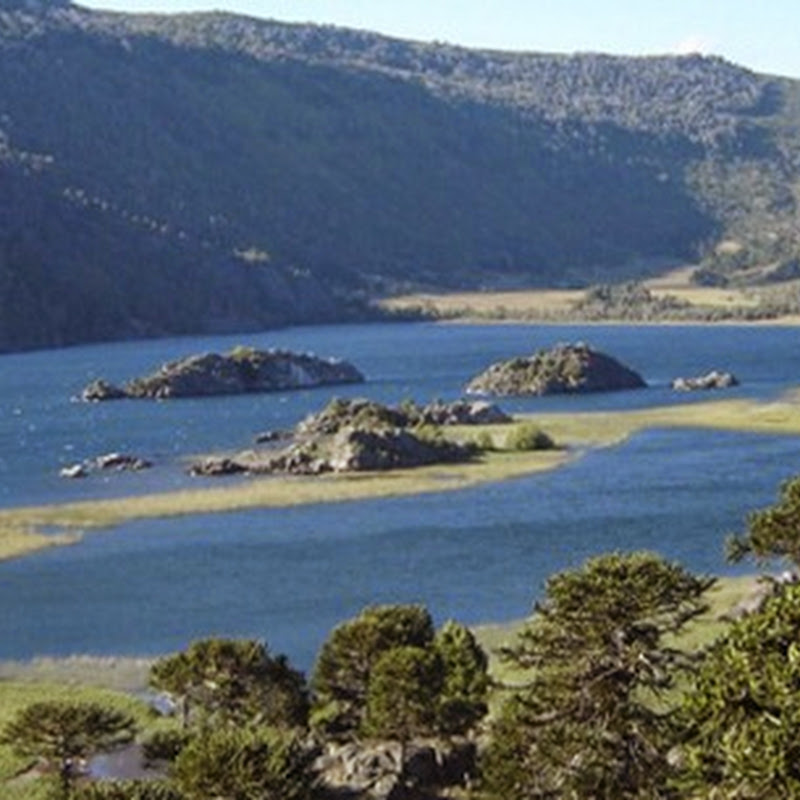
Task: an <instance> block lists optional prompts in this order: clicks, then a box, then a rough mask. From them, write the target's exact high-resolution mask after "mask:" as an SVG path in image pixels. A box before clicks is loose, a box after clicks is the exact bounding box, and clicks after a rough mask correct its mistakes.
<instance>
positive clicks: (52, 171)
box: [0, 0, 800, 350]
mask: <svg viewBox="0 0 800 800" xmlns="http://www.w3.org/2000/svg"><path fill="white" fill-rule="evenodd" d="M0 87H2V88H1V89H0V187H2V191H0V349H6V350H8V349H18V348H24V347H36V346H48V345H56V344H65V343H71V342H79V341H89V340H101V339H108V338H119V337H126V336H140V335H159V334H167V333H176V332H199V331H209V330H236V329H248V328H250V329H252V328H257V327H264V326H270V325H278V324H285V323H291V322H300V321H318V320H335V319H343V318H352V317H353V316H357V315H359V314H363V313H365V312H364V307H363V305H362V301H363V300H364V299H365V298H368V297H369V296H371V295H372V294H374V293H376V292H380V291H386V290H391V289H393V288H396V287H407V286H413V285H426V286H439V287H461V286H474V285H497V286H502V285H509V284H512V285H519V284H531V285H537V284H538V285H545V284H553V285H563V284H575V283H580V282H582V281H594V280H598V279H602V280H614V279H615V278H617V277H624V276H628V275H630V274H632V273H633V272H635V271H636V270H641V269H642V268H643V265H647V264H653V263H663V262H664V261H665V260H676V259H699V258H701V257H702V258H705V259H706V261H707V263H708V265H709V267H710V268H711V269H712V270H715V271H717V272H719V271H725V270H730V269H738V268H742V267H747V266H752V265H754V264H759V265H770V264H779V263H784V262H785V261H787V260H791V259H792V258H793V257H795V256H796V255H797V254H798V253H800V246H798V239H799V238H800V232H798V224H797V198H796V192H797V188H796V187H797V186H798V185H800V184H798V177H799V176H798V173H800V132H799V131H798V129H800V87H799V86H798V83H796V82H793V81H790V80H787V79H781V78H771V77H766V76H760V75H756V74H754V73H751V72H749V71H747V70H745V69H742V68H740V67H736V66H734V65H731V64H729V63H726V62H724V61H722V60H720V59H716V58H701V57H699V56H688V57H660V58H621V57H610V56H602V55H594V54H582V55H575V56H556V55H537V54H511V53H501V52H490V51H473V50H467V49H463V48H457V47H452V46H447V45H439V44H420V43H413V42H403V41H398V40H393V39H388V38H385V37H381V36H378V35H374V34H369V33H363V32H356V31H349V30H343V29H338V28H331V27H317V26H310V25H286V24H281V23H277V22H271V21H263V20H255V19H250V18H245V17H237V16H232V15H227V14H218V13H212V14H190V15H175V16H158V15H127V14H112V13H106V12H97V11H89V10H86V9H83V8H80V7H78V6H73V5H70V4H68V3H63V2H56V3H45V2H42V0H0Z"/></svg>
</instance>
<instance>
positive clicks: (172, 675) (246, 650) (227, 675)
mask: <svg viewBox="0 0 800 800" xmlns="http://www.w3.org/2000/svg"><path fill="white" fill-rule="evenodd" d="M150 683H151V685H152V686H153V687H154V688H156V689H159V690H161V691H164V692H167V693H169V694H170V695H172V696H173V697H175V698H177V699H178V700H179V701H180V702H181V703H182V704H183V706H184V712H185V719H186V720H187V721H188V718H189V716H190V715H192V714H194V716H195V717H197V716H198V715H199V716H201V717H205V718H207V719H218V720H223V721H230V722H233V723H242V722H258V723H262V724H267V725H277V726H285V727H292V726H296V725H299V726H302V725H305V723H306V721H307V717H308V696H307V692H306V688H305V679H304V677H303V675H302V673H300V672H298V671H297V670H295V669H293V668H292V667H291V665H290V664H289V662H288V660H287V659H286V657H285V656H283V655H278V656H272V655H270V653H269V651H268V650H267V647H266V645H265V644H263V643H262V642H257V641H252V640H232V639H202V640H200V641H197V642H194V643H193V644H191V645H190V646H189V648H188V649H186V650H185V651H182V652H180V653H175V654H174V655H171V656H166V657H165V658H162V659H159V660H158V661H157V662H156V663H155V664H154V665H153V667H152V669H151V672H150Z"/></svg>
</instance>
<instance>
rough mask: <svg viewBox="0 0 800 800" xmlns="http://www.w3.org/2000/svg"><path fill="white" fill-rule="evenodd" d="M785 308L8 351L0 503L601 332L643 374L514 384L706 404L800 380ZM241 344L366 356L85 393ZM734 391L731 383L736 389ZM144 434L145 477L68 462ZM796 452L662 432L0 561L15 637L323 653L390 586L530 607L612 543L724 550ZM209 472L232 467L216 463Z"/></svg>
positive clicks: (789, 443)
mask: <svg viewBox="0 0 800 800" xmlns="http://www.w3.org/2000/svg"><path fill="white" fill-rule="evenodd" d="M799 339H800V332H798V331H796V330H793V329H791V328H777V327H776V328H769V327H764V328H761V327H759V328H744V327H718V328H709V327H625V326H591V327H585V326H515V325H502V326H500V325H498V326H485V327H473V326H457V325H446V326H441V325H428V324H419V325H383V324H381V325H369V326H342V327H313V328H297V329H292V330H286V331H279V332H272V333H269V334H261V335H257V336H247V337H242V336H238V337H214V338H203V339H197V338H193V339H171V340H159V341H146V342H135V343H124V344H111V345H99V346H92V347H82V348H74V349H68V350H62V351H48V352H39V353H31V354H22V355H11V356H3V357H0V505H3V506H12V505H21V504H31V503H37V504H38V503H44V502H62V501H67V500H75V499H81V498H86V497H99V496H111V495H115V494H126V493H129V492H141V491H151V490H153V489H163V488H172V487H177V486H183V485H193V486H194V485H197V481H196V480H193V479H189V478H188V477H186V476H185V474H184V473H183V471H182V469H181V468H180V459H181V458H182V457H185V456H186V455H189V454H192V453H197V452H202V451H207V450H211V449H215V448H237V447H243V446H246V445H247V444H248V443H249V442H250V441H251V440H252V436H253V434H255V433H257V432H259V431H263V430H266V429H274V428H283V427H288V426H290V425H292V424H294V423H295V422H296V421H297V420H298V419H300V418H301V417H302V416H304V415H305V414H306V413H308V412H309V411H312V410H315V409H317V408H319V407H320V406H321V405H322V404H324V403H325V402H326V401H327V399H328V398H329V397H331V396H333V395H340V396H345V395H348V396H352V395H358V396H369V397H372V398H375V399H378V400H383V401H387V402H398V401H400V400H402V399H403V398H406V397H412V398H414V399H416V400H419V401H426V400H430V399H432V398H434V397H441V398H443V399H453V398H455V397H459V396H461V387H462V386H463V385H464V383H465V382H466V381H467V380H468V379H469V378H470V377H471V376H472V375H473V374H475V373H476V372H477V371H479V370H480V369H482V368H484V367H485V366H486V365H487V364H488V363H490V362H491V361H494V360H496V359H498V358H505V357H509V356H512V355H517V354H524V353H527V352H531V351H532V350H533V349H535V348H537V347H541V346H548V345H551V344H554V343H555V342H558V341H575V340H584V341H588V342H590V343H591V344H592V345H594V346H595V347H597V348H599V349H603V350H605V351H607V352H609V353H611V354H613V355H615V356H616V357H618V358H619V359H620V360H622V361H623V362H624V363H626V364H628V365H630V366H632V367H633V368H635V369H637V370H638V371H640V372H641V373H642V374H643V375H644V377H645V378H646V379H647V380H648V382H649V384H650V388H649V389H647V390H642V391H638V392H622V393H610V394H604V395H593V396H584V397H566V398H565V397H560V398H546V399H536V398H530V399H526V400H516V401H513V402H506V401H503V402H502V405H503V407H505V408H508V409H510V410H520V411H529V412H532V411H535V410H537V409H542V410H547V411H550V410H565V411H569V410H590V409H601V408H634V407H643V406H651V405H661V404H664V403H675V402H696V401H697V400H699V399H707V398H708V395H703V396H702V397H698V396H697V395H691V396H686V395H679V394H675V393H673V392H671V391H670V390H669V388H668V385H669V381H670V380H671V379H672V378H673V377H676V376H678V375H691V374H696V373H698V372H701V371H704V370H707V369H710V368H713V367H717V368H723V369H729V370H732V371H733V372H735V373H736V374H737V375H738V376H739V377H740V379H741V380H742V386H741V387H738V388H736V389H734V390H732V391H730V392H726V393H725V395H724V396H726V397H758V398H764V399H769V398H773V397H777V396H779V395H780V394H781V392H783V391H785V390H786V389H788V388H791V387H794V386H796V385H798V384H800V347H798V340H799ZM240 342H244V343H248V344H253V345H255V346H263V347H267V346H276V347H288V348H292V349H296V350H308V351H313V352H316V353H318V354H320V355H335V356H340V357H343V358H348V359H350V360H352V361H353V362H354V363H355V364H356V365H357V366H358V367H359V368H361V369H362V371H363V372H364V373H365V374H366V375H367V378H368V382H367V383H366V384H365V385H362V386H354V387H333V388H327V389H319V390H313V391H303V392H298V393H285V394H274V395H258V396H255V395H254V396H245V397H230V398H211V399H203V400H183V401H175V402H165V403H152V402H143V401H138V402H137V401H124V402H119V403H108V404H81V403H74V402H70V397H71V396H73V395H75V394H77V393H78V392H79V391H80V389H81V388H82V387H83V385H85V384H86V383H87V382H88V381H89V380H91V379H92V378H94V377H98V376H103V377H107V378H109V379H111V380H117V381H122V380H124V379H126V378H129V377H132V376H133V375H137V374H141V373H144V372H147V371H150V370H151V369H153V368H154V367H155V366H157V365H158V364H160V363H161V362H163V361H165V360H168V359H171V358H176V357H180V356H182V355H186V354H188V353H193V352H201V351H204V350H217V351H221V350H225V349H229V348H230V347H232V346H233V345H235V344H237V343H240ZM719 396H722V395H719ZM110 450H127V451H132V452H135V453H137V454H139V455H142V456H146V457H149V458H152V459H154V460H155V461H156V462H157V466H156V468H155V469H153V470H151V471H147V472H144V473H140V474H121V475H113V476H108V477H99V476H92V477H91V478H89V479H87V480H85V481H65V480H63V479H60V478H59V477H58V475H57V473H58V469H59V467H60V466H62V465H63V464H65V463H70V462H73V461H77V460H80V459H82V458H85V457H89V456H93V455H97V454H99V453H103V452H108V451H110ZM797 472H800V438H798V437H773V436H755V435H750V434H735V433H719V432H698V431H650V432H647V433H644V434H642V435H639V436H636V437H634V438H633V439H632V440H631V441H629V442H628V443H626V444H625V445H623V446H621V447H616V448H610V449H607V450H601V451H596V452H593V453H590V454H589V455H587V456H586V457H584V458H582V459H580V460H578V461H576V462H575V463H573V464H571V465H570V466H568V467H566V468H564V469H561V470H558V471H556V472H552V473H548V474H546V475H538V476H531V477H528V478H523V479H518V480H514V481H508V482H505V483H502V484H494V485H488V486H483V487H479V488H476V489H471V490H466V491H462V492H457V493H442V494H433V495H426V496H423V497H414V498H400V499H392V500H379V501H364V502H358V503H339V504H330V505H318V506H309V507H303V508H294V509H277V510H276V509H272V510H263V511H248V512H241V513H235V514H224V515H208V516H194V517H188V518H181V519H173V520H164V521H155V522H153V521H149V522H139V523H132V524H128V525H125V526H122V527H120V528H118V529H116V530H114V531H110V532H104V533H101V534H96V535H91V536H88V537H87V538H86V539H85V541H84V542H82V543H81V544H80V545H78V546H75V547H71V548H59V549H56V550H53V551H50V552H45V553H41V554H37V555H34V556H31V557H27V558H24V559H20V560H17V561H12V562H7V563H4V564H0V658H12V657H13V658H23V657H29V656H33V655H37V654H66V653H74V652H91V653H120V654H122V653H126V654H150V653H159V652H164V651H167V650H172V649H176V648H179V647H183V646H185V645H186V644H187V642H188V641H189V640H190V639H191V638H195V637H198V636H203V635H208V634H215V635H232V636H233V635H236V636H239V635H241V636H244V635H246V636H256V637H260V638H265V639H266V640H267V641H268V643H269V644H270V646H271V647H272V648H273V649H274V650H277V651H282V652H286V653H288V654H289V655H290V657H291V658H292V659H293V661H294V662H295V663H297V664H298V665H300V666H302V667H304V668H308V667H309V666H310V665H311V663H312V661H313V657H314V654H315V653H316V650H317V648H318V646H319V644H320V642H321V641H322V640H323V639H324V637H325V635H326V633H327V632H328V631H329V630H330V628H331V627H332V626H333V625H335V624H336V623H337V622H339V621H341V620H342V619H345V618H347V617H349V616H352V615H353V614H355V613H357V612H358V610H359V609H360V608H362V607H363V606H364V605H367V604H369V603H376V602H412V601H414V602H423V603H426V604H427V605H428V606H429V608H430V609H431V610H432V612H433V613H434V615H435V616H436V618H437V619H438V620H443V619H445V618H447V617H450V616H452V617H455V618H458V619H460V620H462V621H465V622H470V623H472V622H480V621H489V620H502V619H509V618H514V617H519V616H521V615H523V614H525V613H527V611H528V610H529V608H530V606H531V603H532V601H533V600H534V599H535V597H536V596H537V595H538V594H539V592H540V590H541V586H542V582H543V581H544V579H545V578H546V577H547V576H548V575H549V574H551V573H552V572H554V571H556V570H558V569H562V568H564V567H567V566H571V565H575V564H578V563H580V561H582V560H583V559H584V558H585V557H587V556H588V555H591V554H594V553H599V552H604V551H608V550H612V549H621V550H629V549H635V548H648V549H653V550H657V551H659V552H661V553H663V554H665V555H667V556H669V557H672V558H677V559H680V560H681V561H682V562H684V563H685V564H686V565H688V566H689V567H691V568H693V569H695V570H699V571H707V572H714V573H719V572H723V571H727V568H726V566H725V564H724V562H723V557H722V543H723V539H724V537H725V535H726V534H727V533H729V532H731V531H733V530H737V529H739V528H741V525H742V523H743V519H744V516H745V515H746V513H747V512H748V511H749V510H751V509H753V508H755V507H758V506H763V505H766V504H768V503H770V502H772V500H773V499H774V497H775V493H776V491H777V487H778V485H779V483H780V481H782V480H783V479H785V478H787V477H790V476H792V475H794V474H795V473H797ZM211 485H215V484H211Z"/></svg>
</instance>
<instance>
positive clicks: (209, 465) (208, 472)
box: [189, 456, 248, 477]
mask: <svg viewBox="0 0 800 800" xmlns="http://www.w3.org/2000/svg"><path fill="white" fill-rule="evenodd" d="M247 471H248V469H247V467H246V466H245V465H244V464H242V463H241V462H239V461H237V460H236V459H235V458H228V457H225V456H223V457H219V458H217V457H216V456H209V457H208V458H204V459H202V460H201V461H198V462H196V463H194V464H192V465H191V466H190V467H189V474H190V475H199V476H211V477H218V476H220V475H238V474H241V473H242V472H247Z"/></svg>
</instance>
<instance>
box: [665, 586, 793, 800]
mask: <svg viewBox="0 0 800 800" xmlns="http://www.w3.org/2000/svg"><path fill="white" fill-rule="evenodd" d="M775 589H776V590H775V592H774V593H773V594H772V595H771V596H769V597H767V598H766V600H765V602H764V605H763V607H762V608H761V609H760V610H758V611H756V612H754V613H751V614H749V615H747V616H745V617H743V618H742V619H741V620H739V621H737V622H735V623H734V624H733V625H732V626H731V627H730V629H729V630H728V631H727V632H726V634H725V635H724V636H723V638H722V639H721V640H720V641H719V642H717V643H716V644H715V645H714V646H713V648H712V649H711V651H710V652H709V653H708V655H707V656H706V657H705V659H704V660H703V663H702V666H701V668H700V670H699V672H698V675H697V677H696V679H695V681H694V683H693V686H692V688H691V689H690V691H689V692H688V693H687V695H686V696H685V699H684V701H683V703H682V706H681V709H680V715H679V719H680V726H681V729H682V730H683V738H684V742H683V746H682V747H681V757H680V764H681V766H682V769H681V776H680V779H679V780H678V782H677V783H678V786H679V788H680V790H681V792H682V795H681V796H691V797H707V798H720V800H722V798H725V800H757V799H760V798H772V797H774V798H781V799H782V800H797V798H800V585H797V584H794V585H786V586H778V587H775Z"/></svg>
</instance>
